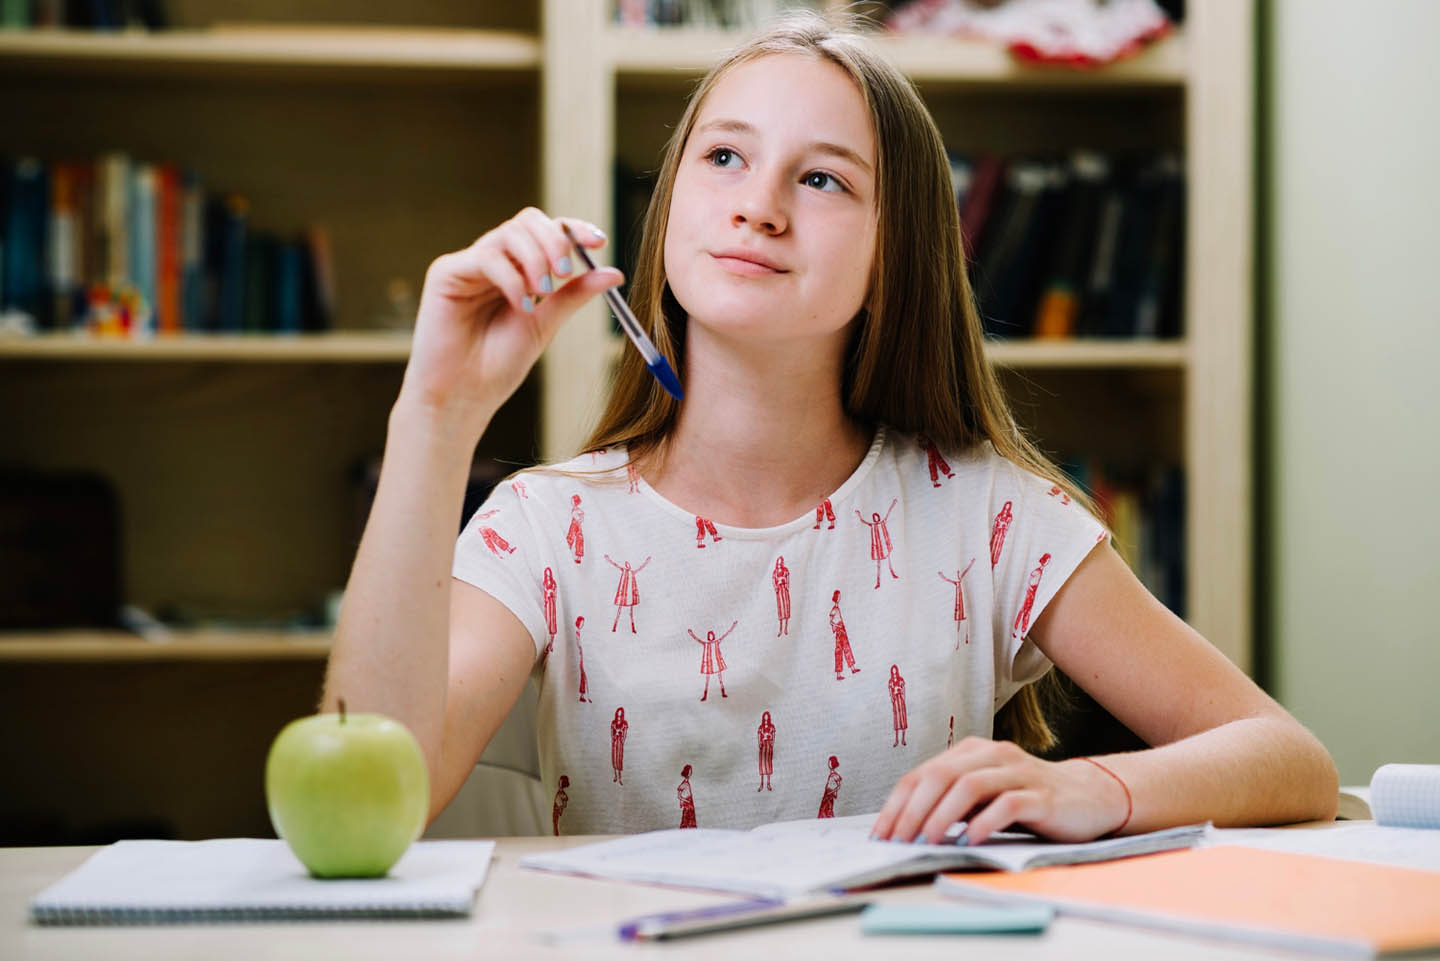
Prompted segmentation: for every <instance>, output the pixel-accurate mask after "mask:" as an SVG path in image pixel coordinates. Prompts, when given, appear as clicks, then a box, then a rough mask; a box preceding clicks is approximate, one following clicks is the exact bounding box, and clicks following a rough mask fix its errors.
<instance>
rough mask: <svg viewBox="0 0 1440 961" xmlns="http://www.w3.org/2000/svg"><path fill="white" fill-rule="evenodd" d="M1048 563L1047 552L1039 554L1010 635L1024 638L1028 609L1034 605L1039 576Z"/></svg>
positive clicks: (1028, 618) (1028, 628)
mask: <svg viewBox="0 0 1440 961" xmlns="http://www.w3.org/2000/svg"><path fill="white" fill-rule="evenodd" d="M1048 563H1050V555H1049V554H1041V555H1040V563H1039V565H1038V566H1037V567H1036V568H1035V569H1034V570H1033V571H1031V572H1030V582H1029V583H1028V584H1027V585H1026V586H1025V603H1023V604H1021V605H1020V610H1019V611H1018V612H1017V613H1016V614H1015V630H1014V631H1013V632H1012V634H1011V636H1012V637H1015V638H1017V639H1019V638H1024V636H1025V635H1026V634H1027V633H1029V631H1030V609H1031V608H1032V607H1034V606H1035V593H1036V592H1037V591H1038V590H1040V578H1041V577H1042V576H1044V574H1045V565H1046V564H1048Z"/></svg>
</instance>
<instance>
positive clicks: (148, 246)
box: [130, 164, 157, 335]
mask: <svg viewBox="0 0 1440 961" xmlns="http://www.w3.org/2000/svg"><path fill="white" fill-rule="evenodd" d="M130 191H131V193H130V198H131V206H130V257H131V264H130V269H131V275H132V277H133V280H134V284H135V291H136V293H138V294H139V300H138V302H137V303H136V310H135V313H134V315H133V316H132V317H131V332H132V333H136V334H141V335H145V334H151V333H153V332H154V330H155V291H156V287H157V285H156V263H155V247H156V243H157V239H156V238H157V231H156V225H155V203H156V173H155V167H154V166H153V165H151V164H139V165H137V166H136V167H135V169H134V173H133V176H132V177H131V180H130Z"/></svg>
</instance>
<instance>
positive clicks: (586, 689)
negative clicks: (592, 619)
mask: <svg viewBox="0 0 1440 961" xmlns="http://www.w3.org/2000/svg"><path fill="white" fill-rule="evenodd" d="M584 626H585V618H583V617H577V618H575V652H576V653H577V654H579V655H580V700H582V701H588V702H589V703H591V704H594V703H595V702H594V701H591V700H590V698H588V697H586V696H585V695H586V694H589V693H590V681H589V679H588V678H587V677H586V676H585V648H583V647H581V646H580V628H582V627H584Z"/></svg>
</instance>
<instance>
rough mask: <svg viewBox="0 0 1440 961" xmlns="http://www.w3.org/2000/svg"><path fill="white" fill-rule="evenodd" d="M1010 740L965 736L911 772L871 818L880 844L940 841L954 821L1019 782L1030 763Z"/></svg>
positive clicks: (1026, 756) (873, 833)
mask: <svg viewBox="0 0 1440 961" xmlns="http://www.w3.org/2000/svg"><path fill="white" fill-rule="evenodd" d="M1028 757H1029V755H1026V754H1025V753H1024V752H1023V751H1021V750H1020V749H1019V748H1017V747H1016V746H1015V745H1014V744H1011V743H1010V742H1008V741H992V740H990V739H988V738H981V737H967V738H965V739H963V740H961V741H960V743H958V744H956V745H955V746H954V747H953V748H951V749H950V750H948V751H946V752H945V753H943V754H939V755H936V756H935V757H933V758H931V759H930V760H928V761H926V762H925V763H924V764H921V765H920V766H919V767H917V768H915V769H914V770H913V771H910V772H909V773H908V774H906V775H905V776H904V777H902V778H901V779H900V781H899V782H898V783H897V784H896V785H895V789H894V790H893V791H891V792H890V797H889V798H888V799H887V800H886V802H885V806H884V807H883V808H882V809H881V811H880V815H879V816H878V817H877V818H876V819H875V825H874V828H873V829H872V835H873V836H874V837H876V838H880V839H889V840H896V841H907V842H908V841H914V840H916V838H917V836H918V835H920V833H921V831H922V830H923V831H924V835H925V838H926V839H927V840H930V841H932V842H936V843H938V842H940V841H942V840H944V838H945V832H946V830H947V829H948V828H949V827H950V825H952V824H954V823H955V822H956V821H959V820H962V819H964V818H965V817H966V816H967V815H968V814H969V813H970V812H971V811H972V810H973V809H974V808H976V807H977V806H979V805H982V804H983V803H984V802H985V801H988V800H989V799H990V798H991V797H993V796H994V795H995V794H997V793H999V792H1001V791H1004V790H1007V789H1009V788H1011V787H1014V786H1016V785H1017V784H1019V783H1021V780H1022V779H1023V778H1024V777H1025V774H1024V770H1025V769H1024V767H1023V765H1021V764H1017V763H1015V762H1017V761H1021V760H1023V759H1025V758H1028Z"/></svg>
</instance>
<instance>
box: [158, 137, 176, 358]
mask: <svg viewBox="0 0 1440 961" xmlns="http://www.w3.org/2000/svg"><path fill="white" fill-rule="evenodd" d="M156 185H157V197H156V203H155V211H156V238H155V257H156V265H155V287H156V289H155V317H156V325H155V326H156V329H157V330H159V331H160V332H161V333H166V334H174V333H178V332H179V331H180V329H181V326H182V325H181V319H180V318H181V309H180V231H181V223H180V217H181V210H180V208H181V184H180V172H179V171H178V170H176V168H175V167H174V166H172V165H169V164H165V165H162V166H161V167H159V168H158V175H157V179H156Z"/></svg>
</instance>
